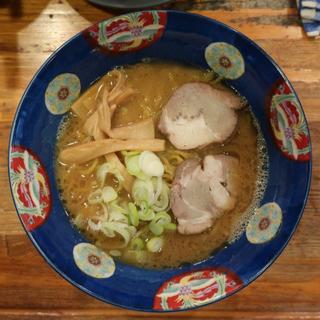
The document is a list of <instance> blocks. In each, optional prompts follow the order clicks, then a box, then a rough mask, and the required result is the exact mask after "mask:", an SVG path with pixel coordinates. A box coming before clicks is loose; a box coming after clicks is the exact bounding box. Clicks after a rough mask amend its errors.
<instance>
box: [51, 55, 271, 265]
mask: <svg viewBox="0 0 320 320" xmlns="http://www.w3.org/2000/svg"><path fill="white" fill-rule="evenodd" d="M122 70H123V71H124V72H125V73H126V75H127V79H126V83H127V84H128V85H129V86H130V87H132V88H133V89H135V90H137V94H136V95H134V96H133V97H132V98H131V99H130V100H129V101H127V102H126V103H123V104H122V105H121V106H120V107H119V108H118V109H117V110H116V112H115V115H114V117H113V122H112V125H113V127H117V126H124V125H127V124H131V123H134V122H137V121H139V120H141V119H146V118H149V117H151V116H152V117H154V118H156V119H157V118H158V117H159V115H160V113H161V110H162V107H163V106H164V105H165V103H166V102H167V101H168V99H169V98H170V96H171V95H172V93H173V91H174V90H175V89H177V88H178V87H179V86H181V85H182V84H184V83H187V82H192V81H203V82H209V81H210V80H211V78H212V74H211V73H210V72H208V71H206V70H202V69H198V68H193V67H188V66H185V65H179V64H176V63H168V62H154V61H153V62H149V63H139V64H136V65H132V66H128V67H124V68H123V69H122ZM99 81H102V80H99ZM103 81H108V83H109V85H110V86H111V85H112V84H113V81H114V80H113V79H112V77H108V75H107V76H105V77H104V78H103ZM220 86H221V85H220ZM98 87H99V82H98V83H97V84H96V85H95V86H92V87H91V88H89V90H91V91H92V92H91V93H90V94H91V95H92V97H93V98H92V101H93V102H94V96H95V95H96V93H97V90H98ZM224 89H226V90H231V89H229V88H226V87H224ZM82 127H83V122H82V121H81V120H80V119H79V118H78V117H77V116H76V115H75V114H73V113H70V114H69V116H68V118H67V120H66V121H65V122H64V123H63V124H62V129H61V133H60V135H59V139H58V144H57V154H59V150H61V149H63V148H65V147H67V146H70V145H73V144H76V143H80V142H83V141H85V140H86V139H87V138H86V135H85V134H84V133H83V131H82V130H83V129H82ZM156 135H157V136H158V137H160V136H161V135H160V133H159V132H157V133H156ZM166 144H167V146H168V148H173V146H171V145H170V144H169V142H168V141H166ZM264 148H265V146H264V144H263V139H262V136H261V134H260V131H259V127H258V125H257V123H256V121H255V120H254V118H253V115H252V113H251V111H250V108H249V107H247V108H245V109H243V110H241V111H240V112H239V113H238V127H237V129H236V132H235V133H234V134H233V136H232V137H231V138H229V139H228V141H226V142H225V143H224V144H221V145H217V144H212V145H209V146H208V147H206V148H203V149H201V150H192V151H190V153H191V154H192V155H194V156H196V157H201V158H203V157H204V156H205V155H208V154H221V153H225V154H230V155H234V156H236V157H237V158H238V159H239V160H240V169H239V172H240V174H241V177H240V178H241V181H242V183H241V189H240V190H239V196H238V201H237V205H236V207H235V209H233V210H232V211H230V212H227V213H224V214H223V215H222V216H221V217H220V218H219V219H218V220H217V221H216V222H215V224H214V225H213V227H212V228H210V229H209V230H207V231H205V232H203V233H201V234H197V235H181V234H179V233H178V232H166V233H165V234H164V239H165V243H164V247H163V249H162V251H161V252H160V253H157V254H151V253H146V254H147V259H146V261H145V262H144V263H142V264H138V265H140V266H141V265H142V266H143V267H148V268H163V267H177V266H180V265H181V264H184V263H193V262H197V261H201V260H204V259H206V258H208V256H210V255H212V254H213V253H214V252H215V251H216V250H219V249H220V248H222V247H224V246H226V245H227V244H228V243H230V242H232V241H233V240H234V239H236V238H237V237H239V236H240V235H241V233H242V232H243V229H244V226H245V224H246V222H247V221H248V218H249V217H250V215H251V214H252V213H253V210H254V208H255V207H257V206H258V205H259V201H260V198H261V196H262V194H263V191H264V188H265V166H266V159H265V155H264V152H263V150H264ZM99 161H100V162H101V163H102V162H103V161H104V160H103V159H99ZM262 168H263V169H264V170H262ZM89 169H90V163H89V164H86V165H71V166H66V165H63V164H61V163H59V162H57V167H56V176H57V181H58V184H59V188H60V193H61V198H62V200H63V202H64V205H65V208H66V211H67V213H68V214H69V215H70V217H71V218H72V219H77V216H78V215H79V214H80V213H81V215H82V217H85V219H88V218H90V217H93V216H94V215H95V214H96V212H97V211H99V210H101V208H99V206H98V205H97V206H93V205H89V204H88V202H87V198H88V195H89V194H90V193H91V192H92V191H93V190H95V189H96V188H97V182H96V180H95V173H94V172H92V173H89V174H85V173H84V171H85V170H87V171H88V170H89ZM108 179H109V180H108V181H107V183H108V184H109V185H111V186H114V187H116V180H113V179H112V178H108ZM121 198H122V199H126V200H128V199H130V195H128V194H127V193H126V192H125V191H122V192H121ZM78 225H79V224H78ZM80 229H81V231H82V232H84V234H85V235H86V236H87V237H88V238H89V239H90V240H91V241H92V242H94V243H95V244H96V245H97V246H98V247H100V248H102V249H104V250H106V251H107V252H108V251H109V250H110V249H112V246H113V245H116V243H117V239H116V238H107V237H106V236H104V235H103V234H100V233H99V232H92V231H88V229H87V228H86V226H85V224H84V226H83V228H80ZM147 236H148V235H147ZM147 236H146V237H147ZM117 259H119V260H122V261H125V262H128V263H134V262H133V261H132V259H131V258H130V256H128V255H124V256H121V257H118V258H117Z"/></svg>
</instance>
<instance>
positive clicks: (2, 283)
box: [0, 0, 320, 320]
mask: <svg viewBox="0 0 320 320" xmlns="http://www.w3.org/2000/svg"><path fill="white" fill-rule="evenodd" d="M169 8H172V9H177V10H188V11H192V12H196V13H200V14H203V15H206V16H208V17H211V18H214V19H217V20H219V21H222V22H224V23H227V24H229V25H231V26H233V27H235V28H236V29H238V30H239V31H241V32H243V33H244V34H246V35H247V36H249V37H250V38H252V39H253V40H255V41H256V42H257V43H258V44H259V45H260V46H261V47H262V48H263V49H264V50H265V51H266V52H267V53H269V54H270V55H271V56H272V57H273V58H274V59H275V61H276V62H277V63H278V64H279V65H280V67H281V68H282V69H283V70H284V71H285V73H286V74H287V75H288V76H289V78H290V80H291V81H292V82H293V85H294V88H295V89H296V91H297V93H298V95H299V97H300V100H301V102H302V104H303V107H304V110H305V112H306V116H307V119H308V121H309V126H310V130H311V137H312V146H313V160H314V161H313V163H314V165H313V178H312V187H311V192H310V197H309V200H308V203H307V207H306V210H305V213H304V215H303V218H302V220H301V223H300V224H299V226H298V229H297V231H296V233H295V234H294V236H293V238H292V240H291V241H290V244H289V245H288V247H287V248H286V249H285V251H284V252H283V254H282V255H281V256H280V257H279V259H278V260H277V261H276V263H275V264H274V265H273V266H272V267H271V268H270V269H269V270H268V271H266V272H265V273H264V274H263V275H262V276H261V277H260V278H259V279H258V280H257V281H255V282H254V283H253V284H251V285H250V286H248V287H247V288H245V289H244V290H242V291H241V292H240V293H238V294H236V295H234V296H232V297H230V298H228V299H226V300H224V301H221V302H219V303H217V304H214V305H211V306H208V307H205V308H201V309H200V310H197V311H192V312H181V313H173V314H169V315H168V314H166V315H161V314H148V313H138V312H132V311H127V310H123V309H119V308H115V307H113V306H111V305H107V304H104V303H102V302H99V301H97V300H95V299H93V298H91V297H89V296H87V295H86V294H84V293H82V292H81V291H79V290H78V289H76V288H74V287H73V286H72V285H70V284H69V283H68V282H66V281H65V280H63V279H62V278H61V277H60V276H58V275H57V274H56V273H55V272H54V271H53V270H52V269H51V268H50V267H49V266H48V265H47V264H46V263H45V262H44V260H43V258H42V257H41V256H40V255H39V254H38V252H37V251H36V249H35V248H34V247H33V246H32V244H31V242H30V241H29V239H28V238H27V236H26V235H25V233H24V231H23V228H22V227H21V225H20V222H19V219H18V217H17V215H16V213H15V210H14V207H13V204H12V201H11V196H10V190H9V185H8V177H7V146H8V140H9V135H10V128H11V122H12V119H13V117H14V113H15V111H16V108H17V105H18V103H19V100H20V98H21V96H22V94H23V92H24V90H25V88H26V86H27V84H28V82H29V81H30V80H31V78H32V76H33V75H34V73H35V72H36V70H37V69H38V68H39V67H40V65H41V64H42V63H43V62H44V61H45V60H46V59H47V58H48V57H49V56H50V54H51V53H52V52H53V51H54V50H55V49H56V48H58V47H59V46H60V45H61V44H62V43H64V42H65V41H66V40H67V39H69V38H70V37H71V36H72V35H74V34H75V33H77V32H79V31H81V30H82V29H83V28H85V27H87V26H89V25H90V24H91V23H93V22H95V21H98V20H101V19H104V18H106V17H110V16H112V15H113V14H114V12H108V11H107V10H105V9H101V8H98V7H95V6H92V5H90V4H89V3H88V2H87V1H85V0H69V1H66V0H52V1H49V0H31V1H19V0H11V1H10V0H7V1H4V0H2V1H0V190H1V193H0V319H10V320H11V319H28V320H29V319H90V320H91V319H92V320H93V319H94V320H100V319H151V318H152V319H166V318H171V319H187V318H188V319H189V318H193V319H261V320H262V319H263V320H267V319H268V320H269V319H320V301H319V298H320V232H319V225H320V210H319V208H320V188H319V187H320V184H319V182H320V155H319V147H320V108H319V101H320V63H319V60H320V40H318V41H317V40H313V39H308V38H307V37H306V36H305V35H304V33H303V30H302V29H301V26H300V22H299V18H298V15H297V10H296V7H295V1H294V0H212V1H210V0H196V1H191V0H179V1H176V2H175V3H173V4H171V5H170V6H169ZM297 187H298V186H297Z"/></svg>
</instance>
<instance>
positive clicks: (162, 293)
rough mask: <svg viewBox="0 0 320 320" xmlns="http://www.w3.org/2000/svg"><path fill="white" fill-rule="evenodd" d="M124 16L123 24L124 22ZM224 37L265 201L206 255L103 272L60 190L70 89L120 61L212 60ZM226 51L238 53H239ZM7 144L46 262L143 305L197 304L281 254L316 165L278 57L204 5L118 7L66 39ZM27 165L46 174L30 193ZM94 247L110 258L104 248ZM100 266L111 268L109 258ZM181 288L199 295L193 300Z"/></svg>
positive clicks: (23, 214)
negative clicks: (92, 261)
mask: <svg viewBox="0 0 320 320" xmlns="http://www.w3.org/2000/svg"><path fill="white" fill-rule="evenodd" d="M132 21H133V22H139V23H140V29H139V32H133V31H134V30H133V27H132ZM119 26H123V28H124V29H123V30H122V31H121V29H120V31H119V29H117V28H118V27H119ZM121 32H123V34H121ZM124 33H125V34H124ZM111 37H112V38H111ZM135 39H138V40H139V41H138V44H137V45H136V44H134V45H133V43H134V42H133V40H135ZM221 42H222V43H224V47H223V48H225V47H226V45H227V48H228V45H230V46H231V47H234V48H236V49H237V50H238V52H239V53H240V55H241V57H242V59H243V64H244V73H243V74H241V75H240V76H239V77H237V78H236V79H229V80H227V83H228V84H230V85H231V86H233V87H234V88H235V89H236V90H237V91H238V92H240V93H241V95H243V96H245V97H246V98H247V99H248V102H249V103H250V105H251V106H252V109H253V112H254V114H255V116H256V118H257V120H258V121H259V124H260V127H261V130H262V133H263V136H264V138H265V140H266V144H267V153H268V158H269V169H268V174H269V176H268V184H267V188H266V191H265V194H264V196H263V199H262V201H261V208H260V209H259V210H258V211H257V214H256V215H255V219H252V221H250V223H249V225H248V227H247V230H246V232H244V233H243V235H242V236H241V238H240V239H239V240H237V241H236V242H234V243H233V244H232V245H230V246H228V247H227V248H226V249H224V250H221V251H219V252H218V253H217V254H216V255H214V256H213V257H211V258H209V259H208V260H206V261H203V262H200V263H197V264H194V265H188V266H184V267H181V268H178V269H167V270H146V269H140V268H136V267H132V266H128V265H124V264H121V263H118V262H116V263H115V269H114V270H111V271H112V272H111V271H110V273H111V274H112V276H110V274H109V276H108V277H107V276H101V270H100V269H99V270H98V269H94V268H93V266H90V265H88V260H87V255H88V250H89V249H90V247H88V246H87V247H86V246H84V249H83V250H82V249H81V250H82V251H81V250H80V249H79V248H80V247H79V246H78V247H77V245H79V244H80V243H84V244H86V243H87V240H86V239H84V238H83V237H82V235H80V234H79V233H78V232H77V230H75V229H74V228H73V227H72V225H71V224H70V221H69V219H68V217H67V215H66V214H65V211H64V208H63V205H62V203H61V201H60V199H59V194H58V190H57V185H56V181H55V141H56V135H57V130H58V127H59V124H60V121H61V119H62V117H63V116H64V113H65V112H67V111H68V108H69V106H70V103H71V101H72V99H73V100H74V99H75V98H76V97H77V96H78V95H79V93H80V92H84V91H85V90H86V89H87V88H88V87H89V86H90V84H92V83H93V82H94V81H95V80H97V79H98V78H100V77H101V76H102V75H104V74H105V73H106V72H108V71H109V70H111V69H113V68H114V67H116V66H121V65H126V64H134V63H137V62H140V61H141V60H143V59H145V58H154V59H163V60H172V61H177V62H181V63H185V64H190V65H194V66H199V67H202V68H208V67H209V66H208V61H207V60H206V57H205V50H206V48H207V47H208V46H209V45H210V44H212V43H221ZM222 53H225V51H222ZM229 58H230V59H231V61H233V60H232V59H233V58H234V57H233V56H231V57H229ZM63 86H66V87H67V88H68V93H69V95H67V98H65V97H64V98H63V99H61V96H60V97H59V94H58V93H59V92H60V94H61V93H63V92H62V91H61V90H60V89H61V87H63ZM48 88H49V89H48ZM50 90H51V91H50ZM59 90H60V91H59ZM9 148H10V154H9V160H10V168H9V171H10V182H11V187H12V194H13V198H14V201H15V205H16V208H17V211H18V214H19V217H20V219H21V221H22V223H23V225H24V227H25V229H26V231H27V233H28V235H29V237H30V238H31V240H32V241H33V243H34V245H35V246H36V247H37V249H38V250H39V251H40V253H41V254H42V255H43V256H44V258H45V259H46V260H47V261H48V263H49V264H50V265H51V266H52V267H53V268H54V269H55V270H56V271H58V272H59V273H60V274H61V275H62V276H63V277H65V278H66V279H67V280H68V281H70V282H71V283H73V284H75V285H76V286H77V287H79V288H81V289H82V290H84V291H85V292H87V293H89V294H91V295H93V296H95V297H97V298H99V299H101V300H103V301H106V302H109V303H112V304H115V305H119V306H123V307H126V308H130V309H138V310H144V311H153V310H155V311H175V310H185V309H190V308H194V307H198V306H201V305H204V304H208V303H211V302H213V301H217V300H219V299H221V298H223V297H225V296H227V295H229V294H231V293H233V292H235V291H237V290H238V289H239V288H242V287H243V286H245V285H247V284H248V283H250V282H251V281H253V280H254V279H255V278H256V277H257V276H258V275H260V274H261V273H262V272H263V271H264V270H265V269H266V268H267V267H268V266H269V265H270V264H271V263H272V262H273V261H274V259H275V258H276V257H277V256H278V255H279V253H280V252H281V251H282V249H283V248H284V247H285V245H286V244H287V242H288V240H289V239H290V237H291V235H292V233H293V232H294V230H295V227H296V225H297V223H298V222H299V219H300V217H301V214H302V211H303V208H304V205H305V201H306V197H307V194H308V190H309V179H310V173H311V160H310V158H311V155H310V153H311V150H310V149H311V147H310V138H309V131H308V128H307V124H306V120H305V117H304V113H303V111H302V108H301V105H300V103H299V100H298V98H297V96H296V94H295V92H294V90H293V89H292V87H291V85H290V83H289V81H288V79H287V78H286V77H285V75H284V74H283V72H282V71H281V70H280V69H279V67H278V66H277V65H276V64H275V63H274V62H273V61H272V60H271V59H270V57H268V56H267V55H266V53H265V52H263V51H262V50H261V49H260V48H259V47H258V46H257V45H255V44H254V43H253V42H252V41H251V40H249V39H248V38H246V37H245V36H243V35H242V34H240V33H238V32H236V31H235V30H233V29H231V28H229V27H227V26H225V25H223V24H221V23H219V22H216V21H213V20H210V19H207V18H204V17H201V16H198V15H193V14H187V13H181V12H170V11H168V12H166V11H145V12H136V13H132V14H128V15H123V16H120V17H116V18H113V19H111V20H107V21H104V22H102V23H99V24H95V25H93V26H92V27H90V28H89V29H87V30H85V31H83V32H82V33H80V34H78V35H76V36H75V37H74V38H72V39H71V40H70V41H69V42H67V43H66V44H65V45H64V46H62V47H61V48H60V49H59V50H58V51H57V52H55V53H54V54H53V55H52V56H51V57H50V58H49V59H48V60H47V62H46V63H45V64H44V65H43V66H42V67H41V69H40V70H39V71H38V73H37V74H36V75H35V77H34V78H33V80H32V81H31V83H30V85H29V86H28V88H27V90H26V92H25V94H24V96H23V98H22V100H21V103H20V106H19V109H18V111H17V114H16V117H15V122H14V125H13V129H12V133H11V140H10V146H9ZM28 171H29V172H33V173H34V174H36V173H38V176H41V177H42V180H41V181H42V182H41V181H40V180H38V182H37V181H34V182H32V181H27V183H28V184H27V185H26V184H25V186H26V190H24V191H25V192H26V194H23V190H22V189H21V188H22V185H23V183H26V180H24V181H22V180H19V177H18V176H19V173H21V172H22V173H24V174H26V173H27V172H28ZM31 180H32V179H31ZM37 186H39V188H40V189H39V192H38V200H37V201H38V205H39V206H41V205H43V209H39V206H38V207H37V205H36V204H35V201H31V202H28V201H27V200H28V199H27V195H28V193H30V189H31V188H32V187H37ZM297 186H299V187H297ZM21 190H22V191H21ZM29 195H30V194H29ZM32 199H33V198H32ZM41 208H42V207H41ZM39 210H40V214H39ZM41 210H42V211H41ZM261 221H263V222H264V223H265V224H264V226H263V224H262V222H261ZM75 248H78V249H79V250H80V251H79V250H78V249H75ZM91 249H92V250H97V251H96V255H97V256H99V257H100V258H101V260H102V261H105V260H104V259H105V257H104V256H103V255H102V253H101V252H99V250H98V249H94V248H91ZM91 249H90V250H91ZM77 250H78V251H77ZM90 250H89V251H90ZM106 263H107V262H106ZM103 266H104V267H106V268H111V269H112V265H109V266H107V265H103ZM103 266H102V267H103ZM83 268H87V272H84V271H83ZM88 268H89V269H88ZM90 268H91V269H90ZM132 288H134V290H133V289H132ZM184 288H189V289H188V290H191V291H192V292H193V293H196V294H198V293H201V295H200V294H198V295H196V297H195V298H193V299H191V300H188V299H187V296H188V294H187V293H186V291H184Z"/></svg>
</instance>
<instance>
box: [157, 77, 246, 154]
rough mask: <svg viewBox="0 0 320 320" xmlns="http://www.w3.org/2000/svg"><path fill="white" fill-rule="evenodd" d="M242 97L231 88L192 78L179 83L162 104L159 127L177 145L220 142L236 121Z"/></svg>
mask: <svg viewBox="0 0 320 320" xmlns="http://www.w3.org/2000/svg"><path fill="white" fill-rule="evenodd" d="M241 105H242V104H241V98H240V97H238V96H237V95H236V94H234V93H232V92H231V91H227V90H223V89H215V88H213V87H212V86H210V85H209V84H206V83H202V82H191V83H187V84H184V85H182V86H181V87H179V88H178V89H177V90H176V91H175V92H174V93H173V95H172V96H171V98H170V99H169V101H168V102H167V104H166V105H165V107H164V108H163V111H162V114H161V117H160V121H159V125H158V127H159V130H160V131H161V132H162V133H163V134H165V135H167V136H168V139H169V140H170V142H171V143H172V144H173V145H174V146H175V147H176V148H177V149H185V150H187V149H194V148H197V147H202V146H205V145H208V144H210V143H213V142H223V141H224V140H226V139H227V138H228V137H230V135H231V134H232V133H233V131H234V129H235V127H236V125H237V114H236V113H235V111H234V109H239V108H240V107H241Z"/></svg>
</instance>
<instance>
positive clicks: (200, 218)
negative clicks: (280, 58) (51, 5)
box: [56, 61, 267, 268]
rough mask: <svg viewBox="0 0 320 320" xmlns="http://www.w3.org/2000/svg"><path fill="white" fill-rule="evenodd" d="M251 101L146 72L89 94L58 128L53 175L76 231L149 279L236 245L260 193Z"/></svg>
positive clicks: (164, 72)
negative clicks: (148, 271)
mask: <svg viewBox="0 0 320 320" xmlns="http://www.w3.org/2000/svg"><path fill="white" fill-rule="evenodd" d="M266 165H267V160H266V156H265V145H264V140H263V138H262V136H261V133H260V129H259V126H258V124H257V122H256V121H255V118H254V116H253V114H252V112H251V109H250V106H248V104H247V103H246V100H245V99H244V98H242V97H240V96H239V95H238V94H236V93H235V92H234V90H232V89H230V88H228V87H226V86H224V85H222V84H221V83H218V79H217V80H215V76H214V74H213V73H212V71H208V70H203V69H199V68H194V67H189V66H185V65H180V64H177V63H167V62H157V61H147V62H142V63H138V64H135V65H130V66H126V67H122V68H117V69H114V70H112V71H110V72H108V73H107V74H106V75H105V76H103V77H102V78H101V79H99V80H98V81H97V82H96V83H94V84H93V85H92V86H91V87H90V88H89V89H88V90H87V91H86V92H85V93H84V94H83V95H82V96H81V97H80V98H79V99H78V100H77V101H76V102H75V103H74V104H73V105H72V107H71V111H70V112H69V114H68V115H67V116H66V117H65V119H64V120H63V122H62V123H61V126H60V130H59V135H58V143H57V163H56V176H57V181H58V184H59V190H60V193H61V199H62V201H63V203H64V206H65V208H66V212H67V214H68V215H69V216H70V219H71V220H72V222H73V223H74V225H75V226H76V227H77V228H78V229H79V230H80V231H81V232H82V233H83V234H84V235H85V236H86V237H87V238H88V239H89V240H90V241H92V242H93V243H94V244H95V245H96V246H98V247H99V248H101V249H102V250H104V251H105V252H106V253H108V254H109V255H111V256H113V257H115V259H118V260H120V261H123V262H126V263H129V264H134V265H136V266H141V267H147V268H166V267H178V266H181V265H183V264H186V263H194V262H197V261H201V260H204V259H207V258H208V257H209V256H211V255H213V254H214V253H215V252H216V251H217V250H219V249H221V248H223V247H224V246H226V245H228V244H229V243H231V242H232V241H235V240H236V239H237V238H238V237H239V236H240V235H241V233H242V232H243V230H244V228H245V225H246V223H247V221H248V219H249V218H250V216H251V215H252V213H253V212H254V210H255V208H256V207H257V206H258V205H259V202H260V199H261V196H262V194H263V192H264V188H265V185H266V178H265V177H266Z"/></svg>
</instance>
